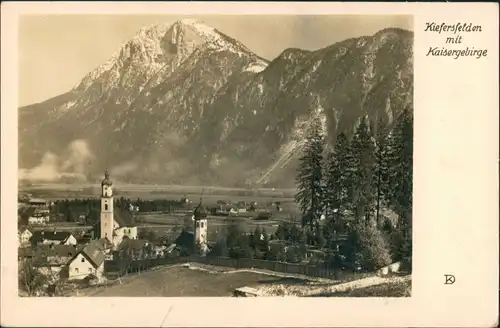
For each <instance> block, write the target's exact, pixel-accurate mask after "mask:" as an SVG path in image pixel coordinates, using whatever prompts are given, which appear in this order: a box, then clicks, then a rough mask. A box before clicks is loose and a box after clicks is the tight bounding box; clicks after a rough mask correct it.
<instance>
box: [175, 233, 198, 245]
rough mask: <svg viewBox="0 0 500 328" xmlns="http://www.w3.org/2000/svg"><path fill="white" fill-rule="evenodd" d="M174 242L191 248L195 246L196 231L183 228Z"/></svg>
mask: <svg viewBox="0 0 500 328" xmlns="http://www.w3.org/2000/svg"><path fill="white" fill-rule="evenodd" d="M174 243H175V244H176V245H177V246H180V247H187V248H191V247H193V246H194V233H192V232H190V231H186V230H182V231H181V233H180V234H179V236H178V237H177V238H176V239H175V241H174Z"/></svg>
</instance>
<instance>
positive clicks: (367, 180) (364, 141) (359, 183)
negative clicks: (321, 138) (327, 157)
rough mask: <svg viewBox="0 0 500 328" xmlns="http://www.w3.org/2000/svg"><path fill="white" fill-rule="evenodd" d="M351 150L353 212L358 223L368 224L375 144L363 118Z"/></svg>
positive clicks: (371, 205) (372, 192) (372, 203)
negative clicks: (352, 158) (352, 161)
mask: <svg viewBox="0 0 500 328" xmlns="http://www.w3.org/2000/svg"><path fill="white" fill-rule="evenodd" d="M351 149H352V150H351V151H352V154H353V157H354V159H355V160H354V170H353V174H352V183H351V188H352V189H351V196H352V202H353V204H352V206H353V212H354V216H355V218H356V219H357V220H358V221H364V222H365V224H368V223H369V222H370V219H371V217H372V213H373V211H374V200H375V195H374V194H375V193H374V190H373V177H374V168H375V144H374V140H373V137H372V136H371V132H370V130H369V128H368V122H367V121H366V119H365V118H364V117H363V118H362V119H361V122H360V124H359V126H358V129H357V130H356V134H355V135H354V138H353V141H352V147H351Z"/></svg>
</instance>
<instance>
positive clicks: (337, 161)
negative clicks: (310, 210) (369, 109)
mask: <svg viewBox="0 0 500 328" xmlns="http://www.w3.org/2000/svg"><path fill="white" fill-rule="evenodd" d="M351 159H352V157H351V156H350V154H349V140H348V139H347V137H346V135H345V134H344V133H340V134H339V135H338V137H337V142H336V144H335V147H334V149H333V152H331V153H330V155H329V159H328V167H327V172H326V174H325V175H326V191H325V198H326V206H327V208H326V210H327V214H332V215H333V218H334V221H335V223H339V219H340V217H341V215H342V214H343V213H344V210H345V206H346V201H347V193H348V184H349V181H348V180H349V172H348V171H349V168H350V166H351V164H352V163H350V160H351ZM327 216H328V217H329V215H327Z"/></svg>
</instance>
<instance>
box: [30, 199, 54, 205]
mask: <svg viewBox="0 0 500 328" xmlns="http://www.w3.org/2000/svg"><path fill="white" fill-rule="evenodd" d="M28 204H29V205H30V206H33V207H46V206H48V205H49V203H48V202H47V201H46V200H45V199H41V198H30V200H28Z"/></svg>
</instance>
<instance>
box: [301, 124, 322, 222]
mask: <svg viewBox="0 0 500 328" xmlns="http://www.w3.org/2000/svg"><path fill="white" fill-rule="evenodd" d="M323 149H324V138H323V136H322V133H321V125H320V122H319V121H318V120H314V121H313V124H312V125H311V127H310V130H309V133H308V137H307V141H306V145H305V149H304V151H303V155H302V157H301V158H300V164H299V168H298V176H297V178H296V184H297V194H296V195H295V201H296V202H297V204H298V205H299V209H300V211H301V213H302V227H305V226H309V227H310V229H311V230H312V229H314V223H315V222H316V221H318V220H319V218H320V216H321V214H322V213H323V207H324V198H323V187H322V182H323V172H322V171H323Z"/></svg>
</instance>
